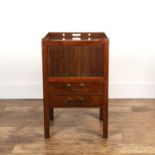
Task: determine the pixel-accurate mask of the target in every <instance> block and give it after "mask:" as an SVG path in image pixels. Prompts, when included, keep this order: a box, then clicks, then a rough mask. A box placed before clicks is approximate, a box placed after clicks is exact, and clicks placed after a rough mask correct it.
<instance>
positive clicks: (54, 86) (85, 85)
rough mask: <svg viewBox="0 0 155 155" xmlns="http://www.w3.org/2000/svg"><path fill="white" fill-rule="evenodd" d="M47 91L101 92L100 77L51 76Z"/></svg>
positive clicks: (101, 83)
mask: <svg viewBox="0 0 155 155" xmlns="http://www.w3.org/2000/svg"><path fill="white" fill-rule="evenodd" d="M48 84H49V85H48V86H49V87H48V90H49V93H103V79H102V78H56V79H55V78H51V79H50V81H49V83H48Z"/></svg>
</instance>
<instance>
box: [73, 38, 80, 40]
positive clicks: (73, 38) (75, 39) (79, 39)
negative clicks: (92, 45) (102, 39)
mask: <svg viewBox="0 0 155 155" xmlns="http://www.w3.org/2000/svg"><path fill="white" fill-rule="evenodd" d="M72 40H81V38H72Z"/></svg>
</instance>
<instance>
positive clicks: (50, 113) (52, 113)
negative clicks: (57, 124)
mask: <svg viewBox="0 0 155 155" xmlns="http://www.w3.org/2000/svg"><path fill="white" fill-rule="evenodd" d="M49 115H50V120H54V108H50V109H49Z"/></svg>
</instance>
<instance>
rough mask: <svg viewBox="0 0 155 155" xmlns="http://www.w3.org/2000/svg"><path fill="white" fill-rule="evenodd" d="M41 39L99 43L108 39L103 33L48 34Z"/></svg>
mask: <svg viewBox="0 0 155 155" xmlns="http://www.w3.org/2000/svg"><path fill="white" fill-rule="evenodd" d="M43 39H45V40H50V41H63V42H65V41H99V40H104V39H108V38H107V36H106V34H105V33H103V32H49V33H48V34H47V35H46V36H45V37H44V38H43Z"/></svg>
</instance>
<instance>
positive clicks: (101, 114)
mask: <svg viewBox="0 0 155 155" xmlns="http://www.w3.org/2000/svg"><path fill="white" fill-rule="evenodd" d="M99 117H100V120H103V108H100V114H99Z"/></svg>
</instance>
